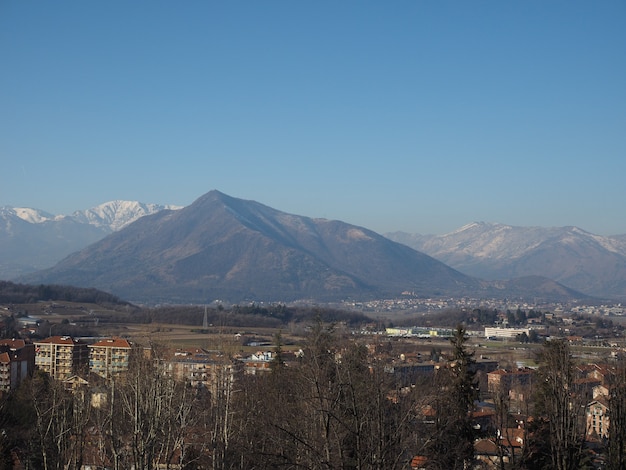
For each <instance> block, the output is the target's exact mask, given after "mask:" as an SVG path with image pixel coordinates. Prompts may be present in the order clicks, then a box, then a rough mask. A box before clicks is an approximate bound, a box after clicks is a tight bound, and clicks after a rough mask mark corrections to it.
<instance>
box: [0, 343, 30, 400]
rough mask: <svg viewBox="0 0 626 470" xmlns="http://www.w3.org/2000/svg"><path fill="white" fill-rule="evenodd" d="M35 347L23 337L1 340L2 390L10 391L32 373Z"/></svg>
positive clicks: (0, 380)
mask: <svg viewBox="0 0 626 470" xmlns="http://www.w3.org/2000/svg"><path fill="white" fill-rule="evenodd" d="M34 368H35V347H34V346H33V345H32V344H27V343H26V342H25V341H24V340H23V339H2V340H0V392H8V391H9V390H13V389H15V388H17V387H18V386H19V384H20V383H21V382H22V380H24V379H25V378H27V377H29V376H31V375H32V373H33V370H34Z"/></svg>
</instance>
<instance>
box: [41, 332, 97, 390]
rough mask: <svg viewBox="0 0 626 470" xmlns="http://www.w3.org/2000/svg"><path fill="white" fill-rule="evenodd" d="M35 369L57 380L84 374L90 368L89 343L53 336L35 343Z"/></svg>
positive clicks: (68, 337)
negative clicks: (80, 373)
mask: <svg viewBox="0 0 626 470" xmlns="http://www.w3.org/2000/svg"><path fill="white" fill-rule="evenodd" d="M34 345H35V367H37V368H38V369H39V370H42V371H44V372H46V373H48V374H49V375H50V376H51V377H52V378H54V379H56V380H63V379H66V378H68V377H69V376H71V375H73V374H76V373H79V372H82V371H84V369H86V367H87V366H88V360H89V349H88V348H87V343H84V342H83V341H80V340H77V339H74V338H72V337H71V336H51V337H49V338H46V339H43V340H41V341H35V342H34Z"/></svg>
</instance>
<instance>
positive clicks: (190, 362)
mask: <svg viewBox="0 0 626 470" xmlns="http://www.w3.org/2000/svg"><path fill="white" fill-rule="evenodd" d="M161 364H162V367H163V368H164V371H165V372H166V373H168V374H170V375H171V376H172V377H174V379H175V380H178V381H181V382H186V383H188V384H190V385H191V386H194V387H199V388H203V389H205V390H208V391H209V392H210V393H211V394H213V395H215V396H216V395H217V394H218V393H220V391H222V390H224V389H227V388H228V387H229V386H231V385H232V382H233V380H234V374H235V368H234V366H233V363H232V361H231V360H230V359H229V358H228V357H225V356H224V355H223V354H221V353H216V352H211V351H207V350H206V349H202V348H186V349H175V350H171V351H168V352H166V353H165V354H164V356H163V359H162V360H161Z"/></svg>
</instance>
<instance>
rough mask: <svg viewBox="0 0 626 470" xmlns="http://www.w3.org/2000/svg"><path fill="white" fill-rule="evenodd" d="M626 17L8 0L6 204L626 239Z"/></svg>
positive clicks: (606, 0) (443, 4)
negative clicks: (503, 228)
mask: <svg viewBox="0 0 626 470" xmlns="http://www.w3.org/2000/svg"><path fill="white" fill-rule="evenodd" d="M625 25H626V2H624V1H623V0H615V1H611V0H602V1H590V0H584V1H577V0H568V1H539V0H528V1H504V2H503V1H500V0H493V1H480V0H472V1H467V0H462V1H454V2H453V1H431V0H411V1H402V0H399V1H394V2H386V1H375V2H373V1H347V0H342V1H308V2H307V1H292V0H289V1H271V0H268V1H252V0H251V1H208V0H202V1H191V0H189V1H183V2H174V1H153V0H151V1H139V0H133V1H82V0H81V1H76V2H68V1H12V0H5V1H3V2H0V178H1V180H0V206H3V205H11V206H19V207H34V208H38V209H43V210H46V211H48V212H52V213H54V214H69V213H71V212H73V211H74V210H78V209H87V208H90V207H93V206H95V205H98V204H100V203H103V202H106V201H110V200H113V199H127V200H139V201H142V202H153V203H161V204H179V205H187V204H190V203H191V202H193V201H194V200H195V199H196V198H198V197H199V196H201V195H202V194H204V193H206V192H208V191H209V190H211V189H218V190H220V191H222V192H224V193H227V194H229V195H231V196H235V197H240V198H244V199H253V200H256V201H259V202H261V203H264V204H266V205H269V206H271V207H274V208H276V209H279V210H283V211H286V212H290V213H295V214H299V215H306V216H310V217H325V218H330V219H340V220H343V221H345V222H349V223H352V224H356V225H361V226H365V227H367V228H370V229H373V230H375V231H378V232H380V233H384V232H390V231H396V230H402V231H407V232H414V233H422V234H426V233H437V234H439V233H446V232H449V231H451V230H454V229H456V228H458V227H460V226H462V225H464V224H466V223H469V222H472V221H488V222H501V223H506V224H511V225H522V226H525V225H540V226H562V225H576V226H579V227H581V228H583V229H585V230H589V231H591V232H594V233H597V234H603V235H610V234H618V233H626V26H625Z"/></svg>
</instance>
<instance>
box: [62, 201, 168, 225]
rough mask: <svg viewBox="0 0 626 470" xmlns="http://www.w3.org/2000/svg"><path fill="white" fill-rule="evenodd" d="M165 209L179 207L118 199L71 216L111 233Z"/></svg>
mask: <svg viewBox="0 0 626 470" xmlns="http://www.w3.org/2000/svg"><path fill="white" fill-rule="evenodd" d="M166 209H169V210H176V209H180V207H179V206H173V205H160V204H149V203H148V204H146V203H142V202H138V201H124V200H119V199H118V200H114V201H109V202H105V203H103V204H100V205H98V206H96V207H92V208H91V209H87V210H84V211H76V212H74V213H73V214H72V218H74V219H75V220H77V221H79V222H84V223H88V224H91V225H94V226H96V227H107V228H109V229H110V230H112V231H117V230H120V229H121V228H123V227H125V226H127V225H128V224H130V223H132V222H134V221H135V220H137V219H139V218H140V217H143V216H145V215H150V214H154V213H156V212H160V211H162V210H166Z"/></svg>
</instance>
